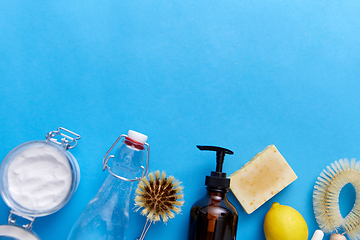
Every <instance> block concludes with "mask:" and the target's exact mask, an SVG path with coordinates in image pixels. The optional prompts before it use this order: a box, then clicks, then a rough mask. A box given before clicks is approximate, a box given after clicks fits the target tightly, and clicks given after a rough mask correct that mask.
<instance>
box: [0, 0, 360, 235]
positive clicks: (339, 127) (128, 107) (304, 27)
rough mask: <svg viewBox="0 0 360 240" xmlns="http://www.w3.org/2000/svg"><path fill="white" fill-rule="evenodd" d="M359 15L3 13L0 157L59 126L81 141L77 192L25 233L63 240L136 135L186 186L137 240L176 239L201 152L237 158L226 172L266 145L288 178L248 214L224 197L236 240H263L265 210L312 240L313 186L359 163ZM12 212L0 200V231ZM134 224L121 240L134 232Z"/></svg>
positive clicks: (203, 167)
mask: <svg viewBox="0 0 360 240" xmlns="http://www.w3.org/2000/svg"><path fill="white" fill-rule="evenodd" d="M359 11H360V2H359V1H357V0H344V1H334V0H329V1H313V0H294V1H281V0H280V1H279V0H262V1H259V0H255V1H234V0H224V1H191V0H183V1H155V0H148V1H139V0H134V1H109V0H103V1H98V0H89V1H82V0H75V1H67V0H59V1H43V0H39V1H10V0H3V1H1V2H0V36H1V37H0V81H1V86H0V101H1V105H0V110H1V115H0V123H1V127H0V137H1V139H2V141H1V148H0V157H1V158H3V157H5V156H6V154H7V153H8V152H9V151H10V150H11V149H13V148H14V147H16V146H17V145H19V144H21V143H24V142H27V141H31V140H42V139H44V136H45V134H46V133H47V132H49V131H51V130H56V128H57V127H59V126H62V127H65V128H68V129H70V130H72V131H74V132H77V133H79V134H80V135H81V136H82V139H81V140H80V141H79V144H78V146H77V147H76V148H75V149H73V150H72V151H71V152H72V153H73V155H74V156H75V157H76V158H77V160H78V162H79V165H80V168H81V173H82V176H81V177H82V178H81V183H80V186H79V188H78V190H77V192H76V193H75V195H74V196H73V198H72V199H71V200H70V202H69V203H68V204H67V205H66V206H65V207H64V208H63V209H61V210H60V211H58V212H56V213H55V214H53V215H50V216H47V217H42V218H38V219H36V221H35V223H34V227H33V230H34V231H35V232H36V233H37V234H38V235H39V236H40V237H41V238H42V239H43V240H50V239H51V240H64V239H66V237H67V234H68V232H69V231H70V228H71V226H72V224H73V223H74V221H75V220H76V219H77V218H78V216H79V215H80V213H81V211H82V209H83V208H84V207H85V205H86V204H87V202H88V201H89V200H90V199H91V198H92V197H93V196H94V195H95V194H96V192H97V191H98V189H99V188H100V186H101V185H102V183H103V180H104V179H105V177H106V175H107V173H106V172H102V158H103V156H104V155H105V153H106V151H107V150H108V149H109V148H110V146H111V144H112V143H113V142H114V141H115V140H116V138H117V137H118V136H119V135H120V134H122V133H127V130H128V129H133V130H136V131H140V132H142V133H144V134H147V135H148V136H149V139H148V143H149V144H150V146H151V153H150V161H151V166H150V171H155V170H165V171H166V172H167V173H168V174H170V175H173V176H175V177H176V178H178V179H179V180H180V181H182V184H183V186H184V187H185V189H184V194H185V205H184V207H183V211H182V213H181V214H180V215H177V216H176V217H175V218H174V219H173V220H171V221H169V222H168V223H167V224H166V225H165V224H162V223H157V224H155V225H154V226H152V227H151V228H150V230H149V233H148V235H147V239H172V240H178V239H179V240H180V239H186V233H187V230H188V218H189V210H190V208H191V205H192V203H193V202H195V201H196V200H197V199H199V198H200V197H202V196H203V195H204V194H205V188H204V180H205V175H207V174H209V173H210V171H211V170H213V169H214V168H215V162H214V158H215V157H214V154H213V153H204V152H200V151H199V150H198V149H197V148H196V147H195V146H196V145H197V144H201V145H217V146H222V147H226V148H229V149H231V150H233V151H234V152H235V154H234V155H233V156H228V157H226V159H225V164H224V171H225V172H227V173H228V174H230V173H232V172H234V171H235V170H237V169H239V168H240V167H241V166H242V165H243V164H245V163H246V162H247V161H249V160H250V159H251V158H252V157H253V156H254V155H255V154H256V153H258V152H259V151H261V150H263V149H264V148H265V147H266V146H268V145H269V144H275V145H276V147H277V148H278V149H279V151H280V152H281V153H282V154H283V156H284V157H285V158H286V159H287V161H288V163H289V164H290V165H291V167H292V168H293V169H294V171H295V172H296V174H297V175H298V179H297V180H296V181H295V182H294V183H292V184H291V185H290V186H289V187H287V188H286V189H284V190H283V191H282V192H280V193H279V194H277V195H276V196H275V197H274V198H272V199H271V200H270V201H269V202H267V203H266V204H264V205H263V206H262V207H261V208H259V209H258V210H256V211H255V212H254V213H252V214H250V215H247V214H246V213H245V212H244V211H243V210H242V208H241V206H240V204H239V203H238V202H236V200H235V198H234V196H233V195H231V194H229V199H230V200H231V201H232V202H233V203H234V204H235V206H236V207H237V209H238V212H239V225H238V239H242V240H254V239H257V240H261V239H265V238H264V235H263V230H262V224H263V219H264V216H265V214H266V212H267V211H268V210H269V208H270V206H271V203H272V202H274V201H277V202H279V203H281V204H285V205H290V206H292V207H294V208H295V209H297V210H298V211H299V212H300V213H301V214H302V215H303V216H304V218H305V220H306V221H307V223H308V226H309V230H310V236H309V238H310V237H311V235H312V233H313V232H314V231H315V230H316V229H317V228H318V226H317V223H316V221H315V218H314V215H313V210H312V191H313V186H314V183H315V180H316V178H317V176H318V175H319V173H320V172H321V171H322V169H324V168H325V167H326V166H327V165H329V164H330V163H332V162H334V161H335V160H338V159H340V158H345V157H347V158H357V159H360V149H359V135H360V124H359V119H360V94H359V91H360V81H359V76H360V28H359V26H360V15H359ZM345 207H346V204H345ZM8 211H9V209H8V207H7V206H6V205H5V203H4V202H3V201H2V200H0V216H1V218H0V223H5V222H6V221H7V216H8ZM134 219H135V221H133V222H132V224H131V227H130V230H131V234H130V235H131V236H129V237H128V238H127V239H130V240H132V239H134V238H135V237H134V236H137V235H139V234H140V231H141V229H142V226H143V224H144V218H142V217H139V216H137V215H135V218H134ZM328 237H329V236H326V237H325V238H324V239H328Z"/></svg>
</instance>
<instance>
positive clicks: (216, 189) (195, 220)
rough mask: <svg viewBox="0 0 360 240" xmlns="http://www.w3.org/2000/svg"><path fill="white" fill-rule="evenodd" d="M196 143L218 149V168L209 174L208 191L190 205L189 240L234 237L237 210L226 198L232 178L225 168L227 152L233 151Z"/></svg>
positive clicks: (201, 148) (205, 148)
mask: <svg viewBox="0 0 360 240" xmlns="http://www.w3.org/2000/svg"><path fill="white" fill-rule="evenodd" d="M197 147H198V148H199V149H200V150H208V151H216V171H212V172H211V175H210V176H206V179H205V185H206V186H207V187H206V189H207V193H206V195H205V196H204V197H203V198H201V199H200V200H198V201H197V202H195V203H194V205H193V206H192V208H191V211H190V227H189V237H188V240H235V239H236V230H237V222H238V213H237V211H236V208H235V207H234V205H232V204H231V203H230V202H229V200H228V199H227V196H226V194H227V191H228V188H229V186H230V179H228V178H226V173H223V172H222V165H223V162H224V158H225V154H234V153H233V152H232V151H230V150H228V149H226V148H221V147H214V146H197Z"/></svg>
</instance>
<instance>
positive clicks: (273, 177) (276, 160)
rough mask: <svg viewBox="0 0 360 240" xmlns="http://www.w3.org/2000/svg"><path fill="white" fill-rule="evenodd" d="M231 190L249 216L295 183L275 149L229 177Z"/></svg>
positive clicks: (269, 149)
mask: <svg viewBox="0 0 360 240" xmlns="http://www.w3.org/2000/svg"><path fill="white" fill-rule="evenodd" d="M229 178H230V179H231V180H230V189H231V191H232V192H233V193H234V195H235V197H236V198H237V200H238V201H239V202H240V204H241V206H242V207H243V208H244V210H245V212H246V213H248V214H250V213H252V212H253V211H255V210H256V209H258V208H259V207H260V206H261V205H263V204H264V203H265V202H266V201H268V200H269V199H270V198H272V197H273V196H274V195H275V194H277V193H278V192H280V191H281V190H283V189H284V188H285V187H286V186H288V185H289V184H290V183H292V182H293V181H295V180H296V179H297V176H296V174H295V172H294V171H293V170H292V168H291V167H290V165H289V164H288V163H287V162H286V160H285V158H284V157H283V156H282V155H281V154H280V152H279V151H278V150H277V149H276V147H275V146H274V145H270V146H268V147H266V148H265V149H264V150H263V151H262V152H260V153H258V154H256V155H255V157H253V158H252V159H251V160H250V161H249V162H248V163H246V164H245V165H244V166H243V167H242V168H240V169H239V170H237V171H236V172H234V173H233V174H231V175H230V176H229Z"/></svg>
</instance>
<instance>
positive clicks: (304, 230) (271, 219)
mask: <svg viewBox="0 0 360 240" xmlns="http://www.w3.org/2000/svg"><path fill="white" fill-rule="evenodd" d="M264 233H265V238H266V240H307V238H308V235H309V230H308V226H307V224H306V222H305V219H304V218H303V216H302V215H301V214H300V213H299V212H298V211H296V210H295V209H294V208H292V207H289V206H285V205H280V204H279V203H277V202H274V203H273V204H272V205H271V208H270V210H269V211H268V213H267V214H266V216H265V220H264Z"/></svg>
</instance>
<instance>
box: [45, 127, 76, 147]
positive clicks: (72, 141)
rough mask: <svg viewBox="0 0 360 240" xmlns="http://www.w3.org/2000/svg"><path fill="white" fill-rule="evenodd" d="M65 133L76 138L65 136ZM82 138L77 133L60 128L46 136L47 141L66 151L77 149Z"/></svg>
mask: <svg viewBox="0 0 360 240" xmlns="http://www.w3.org/2000/svg"><path fill="white" fill-rule="evenodd" d="M63 132H66V133H68V134H72V135H73V136H75V137H71V136H69V135H66V134H64V133H63ZM57 136H60V138H61V139H60V142H59V141H58V139H56V137H57ZM80 138H81V136H80V135H79V134H77V133H74V132H72V131H70V130H68V129H66V128H63V127H59V128H58V129H57V131H51V132H49V133H48V134H46V139H47V140H49V141H51V142H53V143H56V144H58V145H60V146H62V147H64V148H65V149H72V148H74V147H76V145H77V140H79V139H80Z"/></svg>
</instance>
